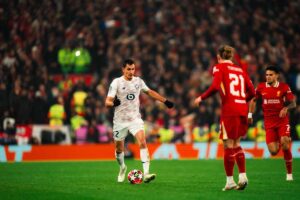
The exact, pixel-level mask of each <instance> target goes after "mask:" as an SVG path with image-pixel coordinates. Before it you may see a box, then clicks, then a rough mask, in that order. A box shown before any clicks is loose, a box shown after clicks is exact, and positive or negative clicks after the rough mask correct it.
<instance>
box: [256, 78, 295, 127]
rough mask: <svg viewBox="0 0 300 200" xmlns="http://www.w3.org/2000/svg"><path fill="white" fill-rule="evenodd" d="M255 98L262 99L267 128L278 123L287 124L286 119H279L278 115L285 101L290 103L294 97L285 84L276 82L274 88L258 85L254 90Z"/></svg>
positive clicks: (262, 84) (263, 84)
mask: <svg viewBox="0 0 300 200" xmlns="http://www.w3.org/2000/svg"><path fill="white" fill-rule="evenodd" d="M255 96H256V98H262V109H263V113H264V119H265V125H266V126H269V125H272V124H274V125H275V124H277V123H279V122H285V123H286V122H288V117H287V116H286V117H284V118H280V117H279V113H280V111H281V109H282V108H283V107H284V103H285V102H286V101H292V100H293V99H294V98H295V97H294V95H293V93H292V91H291V89H290V87H289V86H288V85H287V84H286V83H280V82H276V84H275V85H274V86H270V85H268V84H267V83H266V82H264V83H260V84H259V85H258V86H257V88H256V94H255Z"/></svg>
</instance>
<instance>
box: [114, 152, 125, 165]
mask: <svg viewBox="0 0 300 200" xmlns="http://www.w3.org/2000/svg"><path fill="white" fill-rule="evenodd" d="M115 156H116V159H117V161H118V163H119V165H120V167H122V168H124V167H125V163H124V152H122V153H117V152H115Z"/></svg>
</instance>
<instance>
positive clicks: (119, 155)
mask: <svg viewBox="0 0 300 200" xmlns="http://www.w3.org/2000/svg"><path fill="white" fill-rule="evenodd" d="M115 149H116V151H115V156H116V160H117V162H118V164H119V166H120V170H119V174H118V182H123V181H124V180H125V175H126V170H127V167H126V165H125V161H124V140H122V141H115Z"/></svg>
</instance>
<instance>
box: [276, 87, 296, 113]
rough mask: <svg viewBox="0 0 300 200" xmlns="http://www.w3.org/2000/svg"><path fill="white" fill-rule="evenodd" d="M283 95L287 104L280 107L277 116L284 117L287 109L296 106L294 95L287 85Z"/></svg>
mask: <svg viewBox="0 0 300 200" xmlns="http://www.w3.org/2000/svg"><path fill="white" fill-rule="evenodd" d="M284 97H285V99H286V102H287V104H286V106H284V107H283V108H282V109H281V111H280V113H279V117H285V116H286V115H287V112H288V111H289V110H291V109H294V108H296V106H297V104H296V100H295V96H294V95H293V93H292V91H291V89H290V88H289V87H288V86H287V91H286V93H285V95H284Z"/></svg>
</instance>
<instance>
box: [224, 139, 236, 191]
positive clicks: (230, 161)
mask: <svg viewBox="0 0 300 200" xmlns="http://www.w3.org/2000/svg"><path fill="white" fill-rule="evenodd" d="M233 143H234V141H233V140H232V139H227V140H223V144H224V160H223V161H224V169H225V173H226V185H225V187H224V188H223V191H225V190H232V189H235V188H236V186H237V185H236V183H235V181H234V179H233V168H234V162H235V159H234V150H233Z"/></svg>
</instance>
